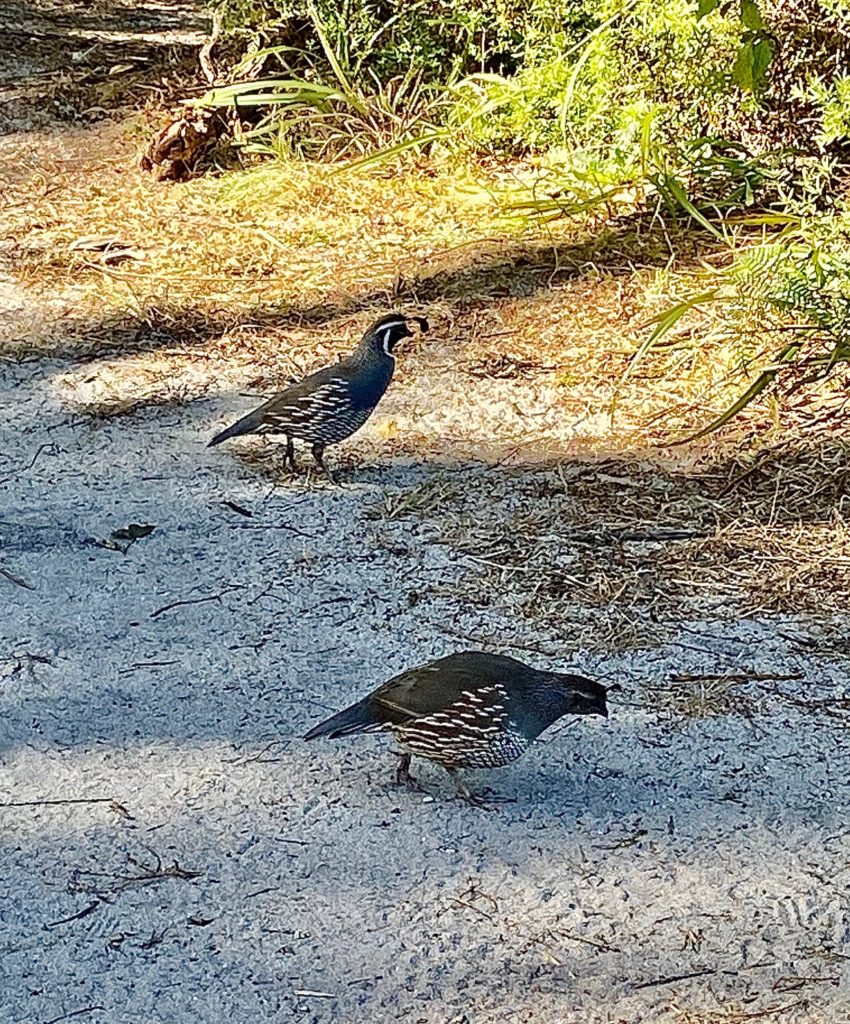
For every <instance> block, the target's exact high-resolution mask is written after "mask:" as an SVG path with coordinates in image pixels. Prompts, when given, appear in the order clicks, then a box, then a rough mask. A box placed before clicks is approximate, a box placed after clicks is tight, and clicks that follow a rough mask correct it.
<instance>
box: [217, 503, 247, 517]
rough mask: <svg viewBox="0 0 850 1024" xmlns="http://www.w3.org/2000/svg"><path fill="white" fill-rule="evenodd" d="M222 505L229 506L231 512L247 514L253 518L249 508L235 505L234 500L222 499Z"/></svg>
mask: <svg viewBox="0 0 850 1024" xmlns="http://www.w3.org/2000/svg"><path fill="white" fill-rule="evenodd" d="M222 505H224V506H225V507H226V508H229V509H230V510H231V511H232V512H237V513H238V514H239V515H240V516H247V518H248V519H253V517H254V513H253V512H252V511H251V510H250V509H247V508H243V507H242V505H237V504H236V502H235V501H223V502H222Z"/></svg>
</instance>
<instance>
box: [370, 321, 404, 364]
mask: <svg viewBox="0 0 850 1024" xmlns="http://www.w3.org/2000/svg"><path fill="white" fill-rule="evenodd" d="M406 323H407V321H406V320H390V322H389V323H386V324H382V325H381V326H380V327H379V328H378V332H377V333H378V336H379V337H380V335H381V334H383V338H382V339H381V347H382V348H383V350H384V354H385V355H388V356H392V352H391V351H390V335H391V333H392V332H393V330H394V329H395V328H396V327H404V325H405V324H406Z"/></svg>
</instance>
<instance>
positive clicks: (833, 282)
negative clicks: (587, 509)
mask: <svg viewBox="0 0 850 1024" xmlns="http://www.w3.org/2000/svg"><path fill="white" fill-rule="evenodd" d="M848 230H850V220H849V219H848V215H847V214H845V215H843V216H842V217H821V218H817V219H813V220H811V221H808V222H807V221H799V222H797V223H793V222H791V223H790V224H789V225H788V226H786V227H785V229H784V230H782V231H781V232H780V234H779V236H778V237H776V238H774V239H772V240H766V241H762V242H760V243H759V244H755V245H749V246H745V247H742V248H740V249H739V250H737V251H733V252H732V256H733V258H732V259H731V261H730V262H729V265H728V266H727V267H726V268H725V269H722V270H715V271H710V272H708V276H709V278H710V282H709V283H710V287H708V288H704V290H702V291H700V292H699V293H698V294H694V295H692V296H690V297H688V298H686V299H684V300H681V301H679V302H677V303H675V304H674V305H672V306H670V307H669V308H668V309H667V310H665V311H664V312H662V313H660V314H659V315H658V316H656V317H655V318H654V320H653V321H652V322H653V323H654V325H655V327H654V330H653V332H652V334H651V335H650V337H649V338H648V339H647V341H646V342H645V343H644V344H643V345H642V346H641V348H640V350H639V351H638V352H637V353H636V354H635V356H634V357H633V361H632V365H633V366H635V365H637V363H638V362H640V361H641V360H643V359H644V358H646V356H647V355H648V354H649V353H650V352H651V351H652V349H653V348H655V347H659V346H663V345H665V344H667V343H668V338H667V336H668V335H670V334H671V332H672V331H673V330H674V329H675V328H676V326H677V324H679V323H680V321H681V320H682V318H683V317H685V316H686V315H687V314H689V313H691V312H692V311H694V310H703V311H704V312H708V310H709V309H711V317H712V318H713V320H714V321H715V327H718V326H719V329H720V333H721V336H723V337H725V339H726V342H727V343H728V344H733V345H737V346H738V347H741V346H742V339H746V345H745V346H744V347H743V348H742V351H741V366H742V370H743V371H744V372H745V373H746V374H748V375H751V374H752V368H753V366H754V365H755V366H756V367H757V370H756V373H755V376H754V377H753V379H752V380H751V382H750V383H749V385H748V386H747V387H746V388H745V390H744V391H743V392H742V393H741V395H740V396H739V397H738V398H737V399H736V401H735V402H733V403H732V404H731V405H730V406H729V407H728V408H726V409H725V410H724V411H723V412H722V413H720V415H718V416H717V417H715V418H714V419H713V420H712V421H711V422H709V423H708V424H707V425H706V426H704V427H703V428H701V429H700V430H698V431H697V432H696V433H694V434H692V435H691V436H690V437H688V438H686V439H685V440H694V439H695V438H698V437H703V436H705V435H706V434H710V433H712V432H714V431H715V430H718V429H719V428H720V427H722V426H724V425H725V424H726V423H728V422H729V421H730V420H731V419H733V417H735V416H736V415H738V414H739V413H740V412H742V411H743V410H744V409H745V408H747V406H748V405H750V403H751V402H752V401H753V400H754V399H756V398H757V397H758V396H759V395H761V394H762V393H764V392H766V391H767V390H768V389H770V388H773V389H781V388H784V389H785V390H786V392H791V391H796V390H799V389H800V388H803V387H805V386H807V385H810V384H813V383H819V382H821V381H823V380H825V379H826V378H827V377H829V376H830V375H831V374H833V373H834V372H835V371H836V369H837V368H839V367H841V366H842V365H845V364H850V248H848ZM677 443H681V442H677Z"/></svg>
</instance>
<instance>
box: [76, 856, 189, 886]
mask: <svg viewBox="0 0 850 1024" xmlns="http://www.w3.org/2000/svg"><path fill="white" fill-rule="evenodd" d="M145 849H147V850H148V852H149V853H150V854H151V855H152V856H153V857H154V859H155V861H156V863H155V865H154V866H151V865H150V864H143V863H142V862H141V861H138V860H136V859H135V857H129V856H128V858H127V859H128V860H129V862H130V863H131V864H132V865H134V867H136V868H138V869H139V873H138V874H137V875H121V874H116V873H109V872H105V871H81V872H79V874H80V875H88V876H90V877H91V878H109V879H112V884H111V885H110V886H107V887H106V889H105V890H104V891H100V890H98V889H97V888H96V887H95V886H94V885H93V884H92V885H80V886H79V887H78V891H81V892H91V893H93V894H94V895H96V896H99V897H100V898H101V899H105V898H107V896H117V895H118V894H119V893H122V892H123V891H124V890H125V889H129V888H131V887H132V886H134V885H153V884H155V883H156V882H163V881H165V880H166V879H168V878H177V879H180V880H181V881H192V880H193V879H195V878H200V877H201V875H203V873H204V872H203V871H192V870H190V869H188V868H181V867H180V865H179V863H178V862H177V861H176V860H175V861H174V862H173V863H172V864H171V865H169V866H168V867H163V866H162V858H161V857H160V856H159V854H158V853H157V852H156V851H155V850H151V849H150V847H145Z"/></svg>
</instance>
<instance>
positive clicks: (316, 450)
mask: <svg viewBox="0 0 850 1024" xmlns="http://www.w3.org/2000/svg"><path fill="white" fill-rule="evenodd" d="M311 451H312V453H313V459H314V460H315V462H316V465H317V466H318V467H319V469H320V470H321V471H322V472H323V473H324V474H325V476H326V477H327V478H328V480H330V482H331V483H332V484H335V483H336V478H335V477H334V475H333V473H332V472H331V471H330V470H329V469H328V467H327V466H326V465H325V446H324V445H323V444H314V445H313V447H312V449H311Z"/></svg>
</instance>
